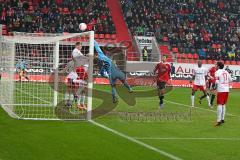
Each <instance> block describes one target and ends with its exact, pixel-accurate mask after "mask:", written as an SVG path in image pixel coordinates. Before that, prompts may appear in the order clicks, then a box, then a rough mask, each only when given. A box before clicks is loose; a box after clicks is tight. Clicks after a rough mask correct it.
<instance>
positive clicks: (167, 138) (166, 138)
mask: <svg viewBox="0 0 240 160" xmlns="http://www.w3.org/2000/svg"><path fill="white" fill-rule="evenodd" d="M134 138H135V139H138V140H225V141H240V138H227V137H226V138H224V137H219V138H217V137H134Z"/></svg>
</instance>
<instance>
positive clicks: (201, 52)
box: [198, 48, 207, 59]
mask: <svg viewBox="0 0 240 160" xmlns="http://www.w3.org/2000/svg"><path fill="white" fill-rule="evenodd" d="M198 55H199V58H200V59H206V57H207V54H206V52H205V50H204V49H203V48H202V49H200V50H199V52H198Z"/></svg>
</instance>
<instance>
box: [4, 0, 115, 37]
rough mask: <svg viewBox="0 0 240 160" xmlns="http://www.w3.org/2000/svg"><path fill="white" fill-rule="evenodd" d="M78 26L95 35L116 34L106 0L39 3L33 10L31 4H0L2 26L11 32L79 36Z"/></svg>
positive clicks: (44, 0)
mask: <svg viewBox="0 0 240 160" xmlns="http://www.w3.org/2000/svg"><path fill="white" fill-rule="evenodd" d="M97 20H98V23H96V21H97ZM79 22H84V23H86V24H88V30H95V32H96V33H103V34H104V33H110V34H114V33H116V31H115V27H114V24H113V21H112V18H111V16H110V13H109V10H108V8H107V6H106V1H105V0H93V1H91V2H87V1H85V0H71V1H64V0H42V1H40V0H36V1H33V5H32V6H30V5H29V2H28V1H22V0H11V1H8V0H6V1H2V3H1V4H0V23H2V24H6V25H7V30H8V31H9V32H11V31H26V32H50V33H55V32H57V33H62V32H80V30H79V27H78V25H79Z"/></svg>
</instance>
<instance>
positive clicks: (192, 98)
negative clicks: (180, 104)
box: [191, 95, 194, 106]
mask: <svg viewBox="0 0 240 160" xmlns="http://www.w3.org/2000/svg"><path fill="white" fill-rule="evenodd" d="M191 101H192V106H194V96H193V95H192V96H191Z"/></svg>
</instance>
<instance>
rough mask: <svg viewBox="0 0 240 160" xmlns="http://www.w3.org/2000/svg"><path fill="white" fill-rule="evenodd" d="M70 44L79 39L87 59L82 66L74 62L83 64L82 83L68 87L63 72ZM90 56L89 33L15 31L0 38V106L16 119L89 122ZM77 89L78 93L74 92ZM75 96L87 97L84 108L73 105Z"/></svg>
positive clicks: (66, 68)
mask: <svg viewBox="0 0 240 160" xmlns="http://www.w3.org/2000/svg"><path fill="white" fill-rule="evenodd" d="M76 42H80V43H81V46H82V48H81V53H82V54H83V55H84V56H85V58H86V59H87V60H88V61H87V62H86V61H84V63H87V64H83V63H79V65H81V66H85V69H86V70H87V73H88V78H87V84H86V86H85V87H83V86H80V87H79V86H77V85H76V84H75V86H74V88H75V89H71V91H69V89H68V88H69V83H68V82H67V75H68V74H69V72H70V71H71V70H69V66H70V68H72V67H73V66H72V64H73V61H72V51H73V49H74V48H75V43H76ZM93 57H94V31H90V32H83V33H69V34H47V33H17V32H16V33H14V36H0V74H1V80H0V90H1V93H0V104H1V106H2V108H3V109H4V110H5V111H6V112H7V113H8V114H9V115H10V116H11V117H13V118H18V119H33V120H90V119H91V112H92V88H93V78H92V75H93ZM80 59H81V58H80ZM86 66H87V67H86ZM75 67H79V66H75ZM72 70H75V69H74V68H72ZM81 87H82V88H84V92H83V91H81V94H80V92H79V90H80V88H81ZM81 90H83V89H81ZM69 92H70V93H69ZM72 92H73V93H72ZM68 94H69V95H68ZM66 95H68V96H66ZM72 95H74V98H72ZM66 97H68V98H66ZM79 97H87V98H86V101H84V100H83V102H82V103H85V104H86V106H87V110H84V109H79V107H78V101H80V100H79V99H80V98H79ZM82 99H83V98H82ZM68 100H70V101H71V105H70V106H66V101H68Z"/></svg>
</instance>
